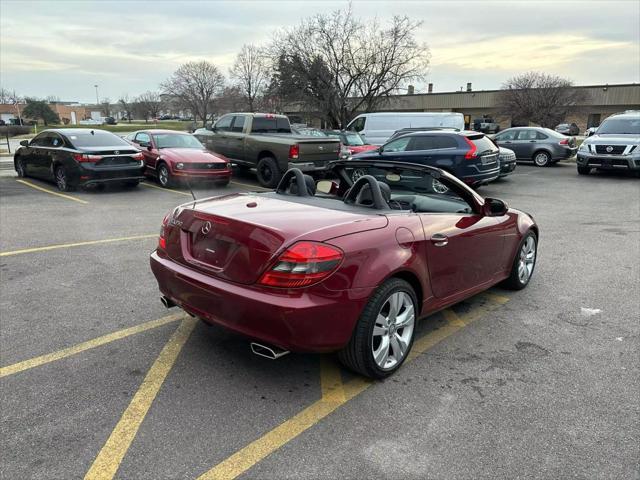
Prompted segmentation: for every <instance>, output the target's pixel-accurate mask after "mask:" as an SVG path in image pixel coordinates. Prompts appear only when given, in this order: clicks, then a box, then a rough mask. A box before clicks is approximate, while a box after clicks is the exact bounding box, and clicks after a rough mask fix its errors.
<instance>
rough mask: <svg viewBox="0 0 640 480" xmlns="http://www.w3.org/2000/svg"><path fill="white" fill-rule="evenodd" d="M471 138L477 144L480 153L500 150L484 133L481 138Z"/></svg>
mask: <svg viewBox="0 0 640 480" xmlns="http://www.w3.org/2000/svg"><path fill="white" fill-rule="evenodd" d="M469 138H470V140H471V141H472V142H473V143H474V144H475V146H476V148H477V149H478V154H480V155H481V154H483V153H487V152H492V151H494V150H498V147H496V145H495V144H494V143H493V142H492V141H491V140H489V139H488V138H487V137H485V136H484V135H483V136H482V137H480V138H478V137H469Z"/></svg>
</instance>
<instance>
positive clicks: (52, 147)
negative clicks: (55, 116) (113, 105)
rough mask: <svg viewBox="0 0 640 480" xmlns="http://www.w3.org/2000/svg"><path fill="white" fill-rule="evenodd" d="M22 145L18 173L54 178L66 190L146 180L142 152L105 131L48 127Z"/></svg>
mask: <svg viewBox="0 0 640 480" xmlns="http://www.w3.org/2000/svg"><path fill="white" fill-rule="evenodd" d="M20 145H21V147H20V148H19V149H18V150H17V151H16V153H15V156H14V167H15V169H16V172H17V173H18V176H19V177H38V178H41V179H43V180H53V181H55V183H56V185H57V186H58V189H59V190H61V191H63V192H66V191H70V190H74V189H76V188H77V187H79V186H82V187H84V186H90V185H101V184H104V183H108V182H118V183H122V184H124V185H127V186H131V187H134V186H136V185H138V183H140V181H141V180H144V156H143V155H142V153H141V152H140V151H139V150H138V149H136V148H135V147H133V146H131V145H130V144H129V143H127V142H126V141H124V140H123V139H122V138H120V137H118V136H117V135H114V134H113V133H111V132H107V131H104V130H97V129H84V128H60V129H51V130H44V131H43V132H41V133H40V134H39V135H37V136H36V137H35V138H33V139H32V140H31V141H28V140H23V141H22V142H20Z"/></svg>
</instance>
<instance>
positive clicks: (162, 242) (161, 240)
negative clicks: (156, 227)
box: [158, 212, 171, 250]
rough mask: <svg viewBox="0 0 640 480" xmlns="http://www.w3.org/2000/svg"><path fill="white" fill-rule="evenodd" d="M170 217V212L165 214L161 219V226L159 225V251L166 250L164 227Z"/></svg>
mask: <svg viewBox="0 0 640 480" xmlns="http://www.w3.org/2000/svg"><path fill="white" fill-rule="evenodd" d="M170 216H171V212H169V213H167V214H166V215H165V216H164V218H163V219H162V225H160V236H159V237H158V248H159V249H161V250H166V249H167V239H166V237H165V235H166V232H165V227H166V226H167V225H168V224H169V217H170Z"/></svg>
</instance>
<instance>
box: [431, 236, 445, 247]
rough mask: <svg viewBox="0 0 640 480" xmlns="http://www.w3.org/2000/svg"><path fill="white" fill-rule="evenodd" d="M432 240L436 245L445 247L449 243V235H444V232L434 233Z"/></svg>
mask: <svg viewBox="0 0 640 480" xmlns="http://www.w3.org/2000/svg"><path fill="white" fill-rule="evenodd" d="M431 242H432V243H433V244H434V245H435V246H436V247H444V246H445V245H446V244H447V243H449V237H447V236H446V235H443V234H442V233H434V234H433V235H431Z"/></svg>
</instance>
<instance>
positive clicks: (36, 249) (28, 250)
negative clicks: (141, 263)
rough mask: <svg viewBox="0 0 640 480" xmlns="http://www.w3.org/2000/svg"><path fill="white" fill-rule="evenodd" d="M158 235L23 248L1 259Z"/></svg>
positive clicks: (6, 254) (2, 254)
mask: <svg viewBox="0 0 640 480" xmlns="http://www.w3.org/2000/svg"><path fill="white" fill-rule="evenodd" d="M157 236H158V235H157V234H156V233H154V234H150V235H133V236H131V237H119V238H105V239H103V240H89V241H86V242H74V243H61V244H58V245H48V246H46V247H34V248H23V249H21V250H11V251H8V252H0V257H9V256H11V255H20V254H21V253H36V252H47V251H49V250H57V249H59V248H71V247H84V246H86V245H98V244H101V243H113V242H124V241H127V240H141V239H144V238H153V237H157Z"/></svg>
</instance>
